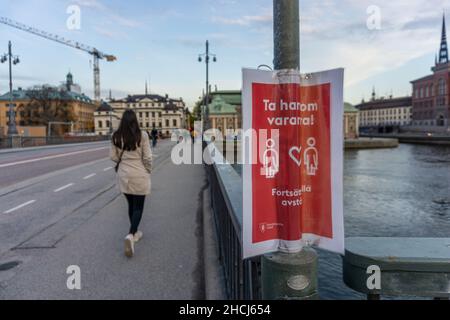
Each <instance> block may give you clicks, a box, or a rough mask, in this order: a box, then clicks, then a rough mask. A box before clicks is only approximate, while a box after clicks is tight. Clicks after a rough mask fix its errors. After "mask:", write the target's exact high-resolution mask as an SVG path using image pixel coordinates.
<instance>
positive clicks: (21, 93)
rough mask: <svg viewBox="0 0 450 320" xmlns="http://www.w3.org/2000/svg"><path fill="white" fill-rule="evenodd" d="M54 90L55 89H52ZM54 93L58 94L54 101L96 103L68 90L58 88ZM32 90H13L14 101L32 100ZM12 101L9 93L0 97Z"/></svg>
mask: <svg viewBox="0 0 450 320" xmlns="http://www.w3.org/2000/svg"><path fill="white" fill-rule="evenodd" d="M52 88H53V87H52ZM53 89H57V90H55V91H54V92H57V95H56V96H55V97H54V99H66V100H69V101H81V102H85V103H89V104H93V103H94V102H93V101H92V100H91V99H90V98H89V97H88V96H86V95H84V94H79V93H76V92H72V91H66V90H64V91H63V90H59V89H58V88H53ZM31 91H32V90H31V89H26V90H23V89H22V88H19V89H17V90H13V93H12V95H13V100H25V101H26V100H30V92H31ZM9 100H10V93H9V92H7V93H5V94H4V95H1V96H0V101H9Z"/></svg>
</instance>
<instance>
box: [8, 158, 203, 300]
mask: <svg viewBox="0 0 450 320" xmlns="http://www.w3.org/2000/svg"><path fill="white" fill-rule="evenodd" d="M169 154H170V153H169V152H166V154H165V155H164V159H159V160H160V161H159V163H158V165H157V167H156V168H155V171H154V173H153V178H152V179H153V180H152V184H153V193H152V196H151V198H150V199H149V200H148V201H147V204H146V208H145V213H144V217H143V221H142V225H141V230H142V231H143V232H144V238H143V239H142V240H141V242H140V243H139V244H137V246H136V255H135V257H134V258H133V259H127V258H126V257H125V256H124V254H123V238H124V237H125V235H126V233H127V231H128V227H129V224H128V217H127V208H126V201H125V199H124V197H123V196H121V195H120V194H119V193H118V191H117V189H116V188H113V189H112V190H110V191H108V192H109V194H104V195H102V196H101V197H103V198H105V197H109V200H108V202H109V201H110V199H114V200H113V201H112V202H109V204H107V205H106V206H104V207H103V208H102V209H101V210H100V211H95V212H94V214H93V215H92V216H91V217H90V218H89V219H88V220H86V221H83V223H82V224H81V225H80V226H79V227H77V228H76V229H75V230H72V231H71V232H70V233H68V234H67V235H65V237H64V238H62V240H60V241H59V242H57V243H56V244H55V246H53V247H51V248H36V249H33V248H32V247H27V248H25V249H21V248H18V249H16V250H13V251H10V252H8V253H7V254H5V255H3V256H1V257H0V266H1V265H2V264H3V265H4V263H5V262H11V261H19V262H20V264H19V265H18V266H17V267H15V268H13V269H11V270H9V271H8V270H6V271H1V270H0V299H182V300H184V299H204V295H205V293H204V280H203V279H204V270H203V256H202V254H203V247H202V245H203V239H202V233H203V232H202V222H201V221H202V190H203V189H204V187H205V185H206V177H205V172H204V169H203V167H202V166H175V165H173V164H172V162H171V160H170V156H169ZM95 208H96V204H95V201H94V202H92V203H90V204H89V205H87V206H84V207H82V208H80V209H79V210H78V211H76V212H74V213H73V214H72V215H70V216H68V217H66V218H65V219H64V220H62V221H59V222H58V223H57V224H56V225H54V226H53V227H51V228H49V229H48V230H44V231H43V232H41V233H40V234H39V235H38V236H39V237H40V238H51V237H52V233H58V226H61V227H60V228H64V230H66V229H67V230H70V228H67V225H68V224H71V223H72V222H73V221H74V220H76V216H74V215H75V214H76V215H80V217H81V216H86V215H87V214H86V212H88V211H89V210H96V209H95ZM46 233H50V234H46ZM71 265H77V266H79V267H80V268H81V285H82V289H81V290H75V291H71V290H68V289H67V286H66V282H67V278H68V276H69V275H67V274H66V269H67V267H68V266H71ZM0 269H1V268H0Z"/></svg>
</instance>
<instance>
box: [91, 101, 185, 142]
mask: <svg viewBox="0 0 450 320" xmlns="http://www.w3.org/2000/svg"><path fill="white" fill-rule="evenodd" d="M109 104H110V105H111V107H112V109H113V115H114V116H115V117H116V119H122V115H123V113H124V112H125V111H126V110H128V109H131V110H134V111H135V112H136V116H137V118H138V121H139V125H140V127H141V129H142V130H145V131H151V130H152V129H153V128H155V129H157V130H158V131H159V132H160V133H161V134H162V135H164V136H166V137H170V136H171V135H172V133H174V132H175V131H176V130H179V129H186V128H187V126H188V123H187V122H188V117H187V114H188V110H187V108H186V104H185V103H184V101H183V99H181V98H180V99H171V98H169V96H168V95H165V96H160V95H154V94H149V93H148V92H146V94H143V95H129V96H128V97H126V98H124V99H119V100H114V99H112V100H111V101H109ZM103 116H104V114H98V113H97V114H96V119H95V126H96V127H95V131H96V132H100V131H102V130H101V129H102V128H100V125H101V123H102V122H103V123H104V122H105V119H104V118H102V117H103ZM113 125H114V122H113Z"/></svg>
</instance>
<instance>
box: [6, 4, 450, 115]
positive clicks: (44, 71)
mask: <svg viewBox="0 0 450 320" xmlns="http://www.w3.org/2000/svg"><path fill="white" fill-rule="evenodd" d="M1 2H2V4H1V6H0V16H1V17H6V18H9V19H13V20H15V21H18V22H21V23H23V24H26V25H29V26H32V27H35V28H38V29H41V30H43V31H47V32H49V33H52V34H56V35H59V36H62V37H64V38H67V39H71V40H74V41H78V42H80V43H83V44H87V45H89V46H92V47H95V48H97V49H98V50H100V51H102V52H104V53H106V54H113V55H115V56H117V58H118V60H117V61H116V62H106V61H102V62H101V65H100V69H101V87H102V97H107V96H108V92H109V90H111V91H112V96H113V97H114V98H123V97H125V96H126V95H128V94H142V93H144V91H145V81H146V80H147V81H148V82H149V88H150V92H151V93H154V94H161V95H164V94H169V95H170V96H171V97H173V98H179V97H182V98H183V99H184V100H185V101H186V102H187V104H188V106H189V107H192V105H193V104H194V103H195V101H197V100H198V99H199V97H200V96H201V95H202V90H203V88H204V87H205V65H204V64H201V63H199V62H198V60H197V59H198V55H199V54H200V53H203V52H204V51H205V41H206V40H207V39H208V40H209V41H210V50H211V52H212V53H214V54H216V55H217V62H216V63H212V64H211V67H210V81H211V84H212V86H213V88H214V87H215V86H217V87H218V89H219V90H236V89H240V88H241V86H242V71H241V69H242V68H243V67H245V68H256V67H258V66H259V65H261V64H267V65H270V66H271V65H272V64H273V63H272V62H273V35H272V34H273V19H272V6H273V1H272V0H128V1H123V0H2V1H1ZM71 6H77V8H79V9H80V20H79V21H80V25H79V26H80V28H79V29H77V28H75V29H74V28H68V25H67V22H68V20H69V21H73V20H71V18H72V17H73V16H72V14H71V13H68V9H69V8H71ZM449 9H450V0H395V1H392V0H379V1H376V0H369V1H366V0H320V1H317V0H300V47H301V50H300V51H301V52H300V59H301V67H300V69H301V71H302V72H308V73H309V72H315V71H322V70H328V69H333V68H341V67H342V68H345V90H344V97H345V100H346V101H348V102H350V103H353V104H357V103H359V102H361V100H362V99H363V98H365V99H366V100H367V99H369V98H370V95H371V92H372V88H374V87H375V90H376V92H377V95H378V96H387V95H390V94H393V95H394V96H405V95H409V94H411V84H410V81H412V80H414V79H417V78H420V77H422V76H425V75H428V74H429V73H430V72H431V70H430V68H431V67H432V65H433V63H434V59H435V54H436V53H437V51H438V49H439V44H440V36H441V26H442V15H443V12H444V11H446V12H449V16H448V19H449V21H448V22H449V23H450V10H449ZM448 31H450V30H448ZM8 40H11V41H12V43H13V53H14V54H16V55H19V56H20V59H21V63H20V64H18V65H17V66H15V67H14V68H13V77H14V87H15V88H17V87H23V88H28V87H31V86H33V85H39V84H51V85H58V84H59V83H60V82H62V81H64V79H65V75H66V74H67V73H68V72H69V71H71V72H72V73H73V75H74V80H75V82H76V83H78V84H80V85H81V87H82V90H83V92H84V93H86V94H87V95H89V96H92V95H93V71H92V61H91V60H92V59H91V56H90V55H89V54H87V53H85V52H83V51H80V50H76V49H73V48H71V47H67V46H64V45H61V44H59V43H55V42H52V41H49V40H47V39H42V38H40V37H37V36H35V35H32V34H29V33H26V32H23V31H20V30H17V29H14V28H11V27H9V26H6V25H4V24H0V54H2V53H4V52H6V51H7V45H8ZM7 90H8V68H7V65H6V64H3V65H0V93H5V92H6V91H7Z"/></svg>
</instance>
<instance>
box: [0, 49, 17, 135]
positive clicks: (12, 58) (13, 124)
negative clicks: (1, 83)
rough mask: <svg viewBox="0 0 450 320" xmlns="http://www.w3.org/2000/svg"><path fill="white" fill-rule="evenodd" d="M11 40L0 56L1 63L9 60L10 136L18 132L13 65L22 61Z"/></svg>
mask: <svg viewBox="0 0 450 320" xmlns="http://www.w3.org/2000/svg"><path fill="white" fill-rule="evenodd" d="M11 47H12V45H11V41H9V43H8V53H6V54H4V55H2V56H1V58H0V62H1V63H5V62H6V61H8V60H9V123H8V136H12V135H16V134H18V131H17V128H16V113H15V111H14V105H13V86H12V65H13V64H14V65H16V64H19V63H20V59H19V57H18V56H13V54H12V49H11Z"/></svg>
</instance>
